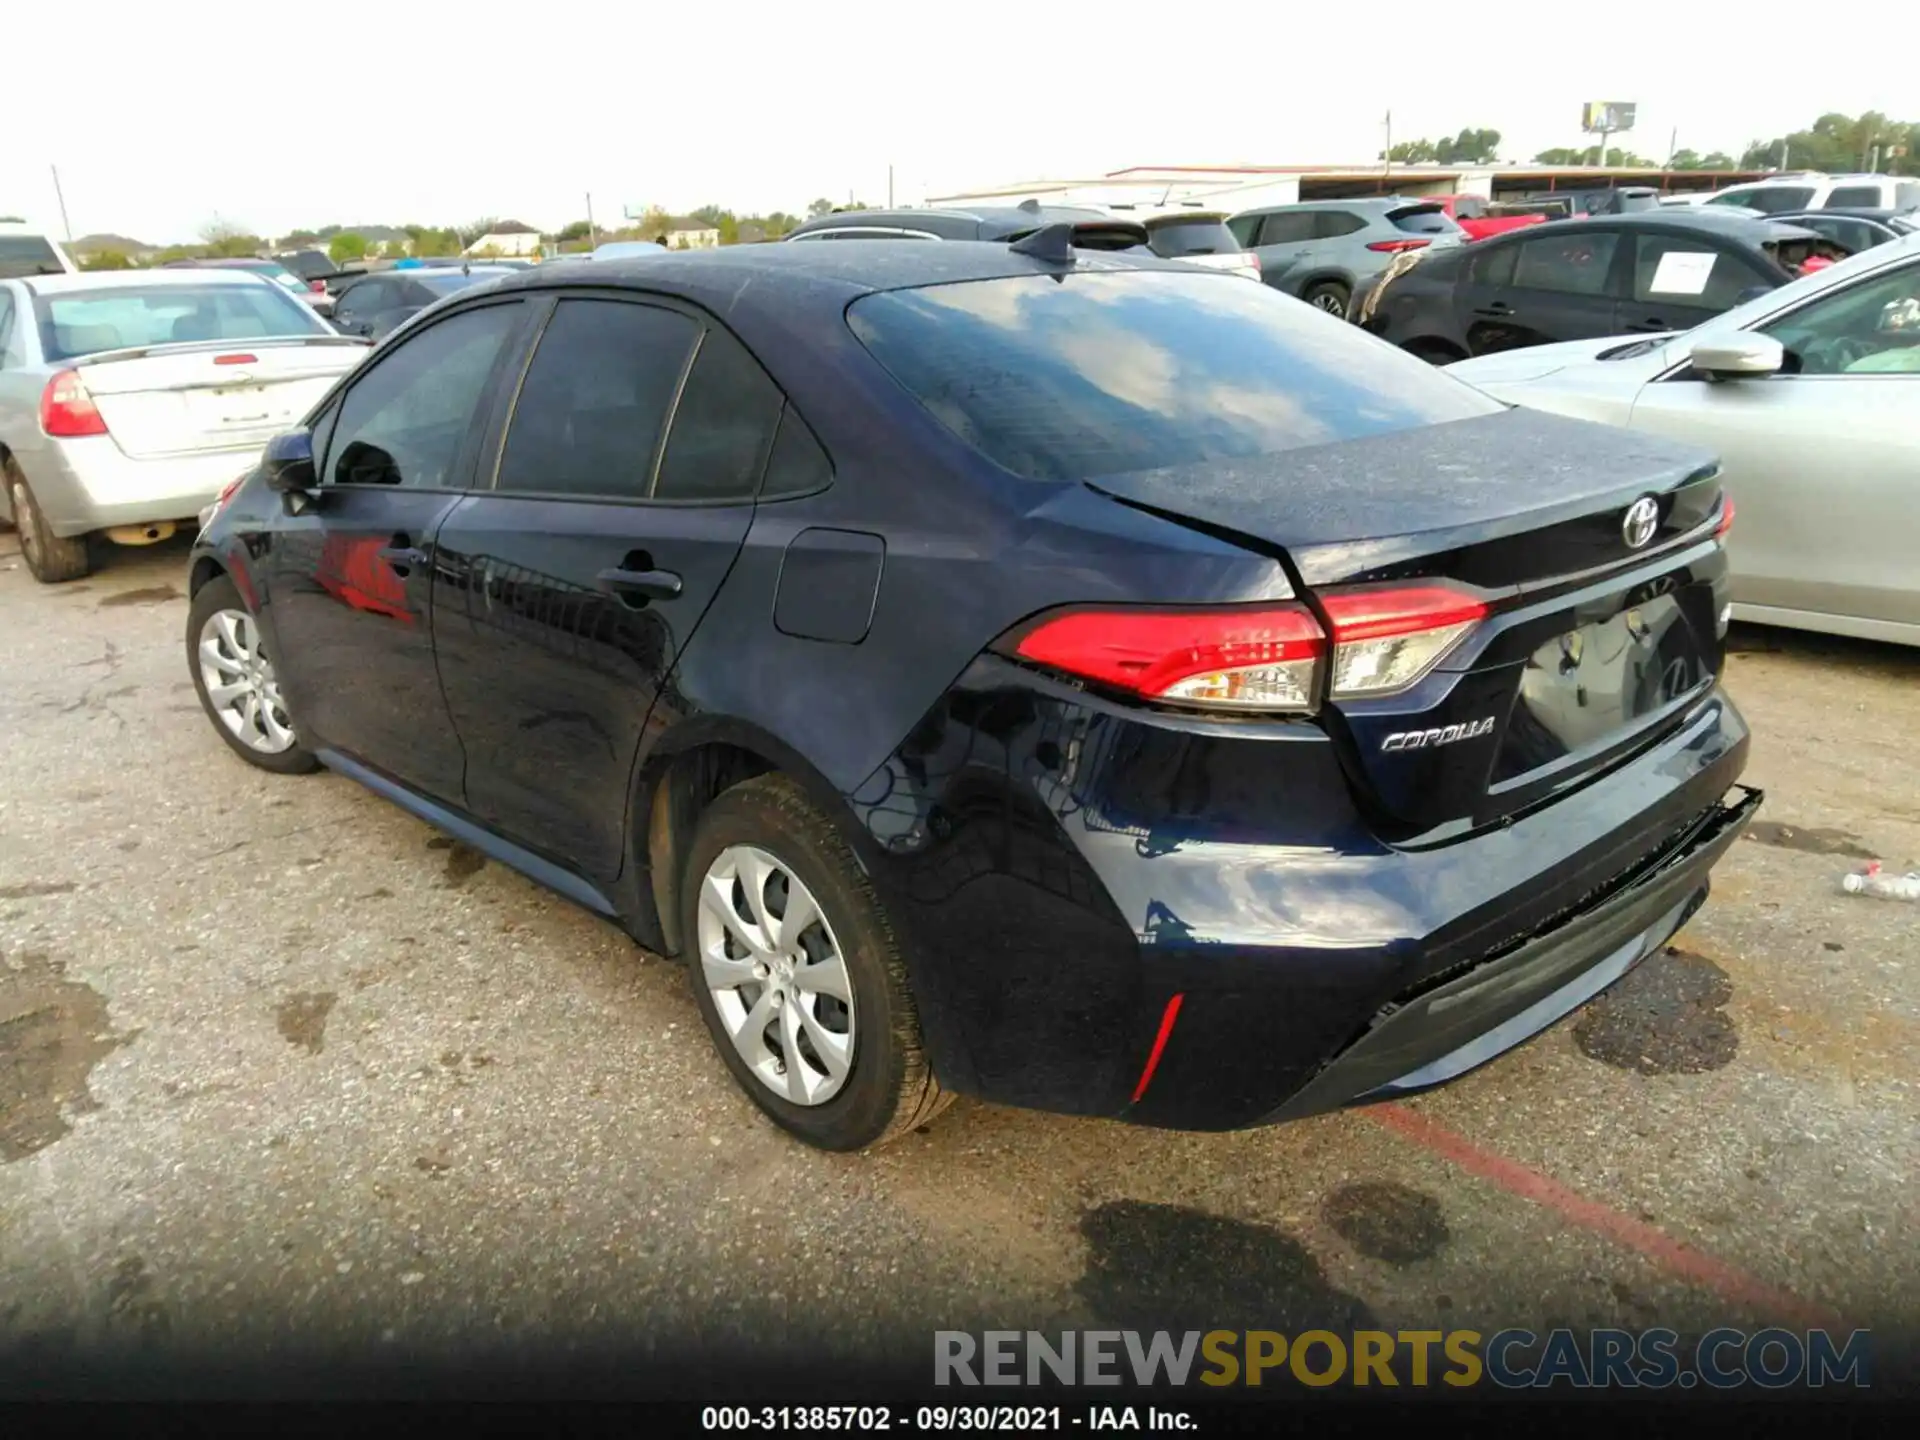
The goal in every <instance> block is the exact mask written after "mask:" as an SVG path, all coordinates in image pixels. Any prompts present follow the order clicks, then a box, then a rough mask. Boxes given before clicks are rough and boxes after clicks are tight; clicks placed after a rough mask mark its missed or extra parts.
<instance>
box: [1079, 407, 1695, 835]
mask: <svg viewBox="0 0 1920 1440" xmlns="http://www.w3.org/2000/svg"><path fill="white" fill-rule="evenodd" d="M1088 483H1089V484H1090V485H1091V486H1092V487H1093V488H1095V489H1097V490H1099V491H1101V492H1103V493H1105V494H1107V495H1109V496H1111V497H1113V498H1115V499H1117V500H1120V501H1122V502H1123V503H1126V504H1130V505H1133V506H1136V507H1138V508H1141V509H1145V510H1150V511H1152V512H1154V513H1157V514H1161V515H1164V516H1166V517H1168V518H1171V519H1175V520H1180V521H1183V522H1186V523H1192V524H1198V525H1200V526H1202V527H1204V528H1207V529H1209V530H1212V531H1215V532H1217V533H1222V534H1225V535H1228V536H1231V537H1234V538H1238V539H1240V540H1242V541H1243V543H1247V544H1249V545H1250V546H1252V547H1253V548H1258V549H1261V550H1264V551H1267V552H1270V553H1274V554H1277V555H1279V556H1280V557H1281V558H1282V559H1283V560H1285V561H1286V562H1287V563H1288V564H1289V565H1290V566H1291V568H1292V569H1293V571H1294V573H1295V575H1296V576H1297V578H1298V580H1299V582H1300V585H1301V588H1302V591H1303V597H1304V598H1305V599H1306V600H1307V603H1308V604H1309V605H1312V606H1314V607H1316V608H1322V607H1324V604H1325V600H1326V597H1327V596H1328V595H1337V594H1339V593H1341V592H1344V591H1349V590H1351V589H1352V588H1353V587H1356V586H1359V587H1371V586H1381V587H1385V588H1388V589H1391V588H1392V587H1395V586H1405V585H1408V584H1423V583H1432V582H1444V583H1445V584H1447V585H1449V586H1451V587H1455V588H1458V589H1461V590H1463V591H1465V592H1467V593H1469V594H1470V595H1471V596H1473V597H1474V598H1477V599H1479V600H1480V601H1482V602H1483V603H1484V604H1485V605H1486V607H1487V613H1486V615H1485V616H1484V618H1482V619H1481V620H1479V622H1478V623H1477V624H1475V625H1474V626H1473V628H1472V629H1471V630H1469V631H1468V632H1467V633H1466V634H1465V635H1464V636H1463V637H1462V638H1461V639H1460V641H1459V642H1458V643H1457V644H1456V645H1455V647H1454V648H1453V649H1452V650H1451V651H1449V652H1448V653H1447V654H1445V655H1444V656H1443V657H1442V658H1441V659H1440V660H1439V662H1438V663H1437V664H1436V665H1435V666H1434V667H1433V669H1432V670H1431V671H1429V672H1428V673H1427V674H1426V675H1425V676H1424V677H1423V678H1421V679H1419V680H1417V681H1416V682H1415V683H1414V684H1413V685H1412V686H1411V687H1409V688H1407V689H1405V690H1403V691H1401V692H1400V693H1397V694H1394V695H1390V696H1382V697H1378V698H1368V699H1340V698H1338V697H1334V698H1332V699H1330V700H1328V701H1327V703H1325V704H1324V705H1323V706H1322V707H1321V711H1320V723H1321V724H1322V725H1323V726H1324V727H1325V728H1326V729H1327V731H1328V733H1329V734H1330V735H1331V736H1332V737H1333V738H1334V739H1335V741H1336V742H1337V743H1338V746H1339V748H1340V751H1341V755H1342V760H1343V763H1344V764H1345V766H1346V768H1347V770H1348V775H1349V779H1350V780H1351V781H1352V782H1353V785H1354V788H1355V790H1356V793H1357V794H1358V795H1359V797H1360V798H1361V800H1362V801H1363V803H1364V804H1365V806H1366V807H1367V808H1368V810H1369V811H1370V812H1371V813H1372V814H1373V815H1374V817H1375V818H1376V821H1377V822H1378V823H1379V825H1380V826H1381V828H1382V830H1383V832H1385V833H1388V834H1390V835H1391V836H1392V838H1395V839H1399V840H1403V841H1405V840H1410V839H1413V838H1414V837H1416V836H1422V835H1426V836H1430V837H1432V838H1442V837H1444V836H1445V835H1447V834H1451V833H1454V832H1457V831H1460V830H1471V829H1476V828H1479V827H1481V826H1484V825H1487V824H1492V823H1497V822H1499V821H1501V820H1504V819H1507V818H1510V817H1512V816H1515V815H1517V814H1519V813H1521V812H1522V811H1524V810H1526V809H1529V808H1531V807H1533V806H1534V805H1537V804H1539V803H1541V802H1543V801H1545V800H1547V799H1550V798H1552V797H1553V796H1554V795H1556V794H1558V793H1560V792H1562V791H1564V790H1566V789H1568V788H1570V787H1572V786H1575V785H1577V784H1579V783H1581V782H1583V781H1584V780H1586V779H1589V778H1591V777H1592V776H1593V775H1595V774H1597V773H1600V772H1601V771H1604V770H1605V769H1607V768H1610V767H1611V766H1612V765H1614V764H1617V763H1619V761H1621V760H1622V759H1624V758H1625V757H1626V756H1628V755H1630V754H1631V753H1633V752H1634V751H1636V750H1637V749H1639V748H1640V747H1641V746H1643V745H1644V744H1646V743H1650V742H1651V740H1652V739H1654V738H1655V737H1656V736H1657V735H1658V734H1660V733H1664V731H1665V730H1666V729H1668V728H1671V726H1672V725H1674V724H1677V723H1678V722H1679V720H1680V719H1681V717H1682V716H1683V715H1684V714H1685V713H1686V711H1687V710H1688V709H1690V708H1691V706H1692V705H1693V704H1694V703H1695V702H1696V701H1697V700H1698V699H1699V698H1700V697H1701V696H1703V695H1704V694H1705V693H1706V692H1707V691H1708V690H1709V689H1711V686H1712V683H1713V680H1714V678H1715V676H1716V675H1717V674H1718V672H1719V669H1720V665H1721V660H1722V651H1723V637H1722V634H1721V624H1720V620H1719V615H1720V610H1721V607H1722V605H1723V604H1724V603H1725V596H1726V560H1725V553H1724V550H1723V548H1722V546H1721V545H1720V544H1719V543H1718V540H1717V537H1716V535H1715V523H1716V519H1717V517H1718V515H1719V513H1720V505H1721V500H1722V493H1721V485H1720V480H1719V472H1718V468H1717V466H1716V464H1715V462H1714V460H1713V458H1712V456H1710V455H1708V454H1706V453H1705V452H1701V451H1696V450H1693V449H1691V448H1690V447H1684V446H1679V445H1675V444H1672V443H1670V442H1667V441H1664V440H1659V439H1655V438H1652V437H1647V436H1643V435H1637V434H1634V433H1632V432H1629V431H1625V430H1618V429H1614V428H1612V427H1610V426H1602V425H1593V424H1588V423H1587V422H1585V421H1577V420H1566V419H1561V418H1559V417H1556V416H1548V415H1543V414H1539V413H1536V412H1531V411H1524V410H1509V411H1506V412H1503V413H1501V414H1497V415H1489V416H1484V417H1480V418H1475V419H1469V420H1459V421H1454V422H1451V423H1449V424H1444V425H1434V426H1428V427H1425V428H1422V429H1417V430H1403V431H1399V432H1396V433H1393V434H1388V435H1381V436H1375V437H1370V438H1367V439H1363V440H1357V441H1351V442H1347V443H1344V444H1336V445H1325V446H1319V447H1314V448H1310V449H1302V450H1292V451H1286V452H1282V453H1280V454H1276V455H1270V456H1265V457H1262V458H1260V459H1258V460H1250V461H1240V462H1235V463H1231V464H1216V465H1210V466H1197V467H1190V468H1188V467H1183V468H1181V469H1179V470H1176V471H1150V472H1142V473H1138V474H1131V475H1118V476H1107V477H1102V478H1101V479H1099V480H1097V481H1090V482H1088ZM1643 500H1644V501H1646V502H1647V503H1646V504H1643V505H1640V506H1638V507H1637V508H1636V502H1640V501H1643ZM1629 512H1633V516H1634V519H1633V521H1630V520H1629ZM1630 534H1631V537H1632V541H1633V542H1637V543H1630V540H1629V535H1630ZM1322 618H1323V622H1324V621H1325V618H1326V617H1325V614H1324V611H1323V615H1322ZM1330 633H1331V631H1330Z"/></svg>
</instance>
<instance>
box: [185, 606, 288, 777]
mask: <svg viewBox="0 0 1920 1440" xmlns="http://www.w3.org/2000/svg"><path fill="white" fill-rule="evenodd" d="M187 669H188V670H189V671H190V672H191V673H192V675H193V688H194V690H195V691H197V692H198V693H199V696H200V704H201V706H202V708H204V709H205V710H206V712H207V718H208V719H209V720H211V721H213V728H214V729H215V730H217V731H219V732H220V738H221V739H222V740H225V741H226V742H227V744H228V746H229V747H230V748H231V749H232V750H233V752H234V753H235V754H236V755H238V756H239V757H240V758H241V759H242V760H245V761H246V762H247V763H248V764H249V765H257V766H258V767H259V768H260V769H262V770H271V771H272V772H273V773H274V774H276V775H304V774H306V773H307V772H309V771H312V770H317V769H319V768H320V762H319V761H318V760H316V759H315V758H314V755H313V752H312V751H311V750H308V749H307V748H306V747H305V746H303V745H302V744H301V743H300V737H299V732H298V731H297V730H296V729H295V728H294V724H293V717H292V716H291V715H290V714H288V712H287V704H286V701H285V700H284V699H282V698H281V695H280V679H279V676H278V675H277V674H276V673H275V671H274V668H273V659H272V657H271V656H270V655H268V653H267V648H266V644H265V642H264V640H263V638H262V636H261V634H260V622H259V621H258V620H256V619H254V617H253V612H252V611H251V610H249V609H248V608H247V606H246V602H245V601H243V600H242V599H241V598H240V592H239V590H238V589H236V588H235V587H234V583H233V581H232V580H230V579H228V578H227V577H226V576H225V575H221V576H218V577H217V578H215V579H212V580H209V581H208V582H207V583H206V584H205V585H203V586H201V587H200V593H199V594H197V595H195V596H194V597H193V604H192V606H191V607H190V608H189V609H188V611H187Z"/></svg>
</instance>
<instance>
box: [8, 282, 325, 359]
mask: <svg viewBox="0 0 1920 1440" xmlns="http://www.w3.org/2000/svg"><path fill="white" fill-rule="evenodd" d="M34 303H35V309H36V310H37V312H38V315H39V320H40V344H41V348H42V349H44V350H45V351H46V355H47V358H48V359H49V360H75V359H78V358H79V357H81V356H83V355H98V354H99V353H100V352H102V351H104V350H127V349H132V348H135V347H137V346H145V345H170V344H179V343H181V342H185V341H195V340H264V339H268V338H270V337H272V336H276V335H330V334H332V333H333V332H332V331H331V330H329V329H328V328H327V327H326V326H325V325H324V324H322V323H321V322H320V321H319V320H318V319H317V318H315V316H314V313H313V312H312V311H311V310H309V309H308V308H307V307H306V306H305V305H302V304H301V303H300V302H299V301H298V300H295V299H293V298H292V297H291V296H290V295H288V294H287V292H286V291H284V290H282V289H280V288H279V287H278V286H275V285H253V284H235V285H155V286H151V287H141V288H128V287H121V288H118V289H113V290H70V291H65V292H63V293H61V294H59V295H42V296H39V297H38V298H37V299H36V301H35V302H34Z"/></svg>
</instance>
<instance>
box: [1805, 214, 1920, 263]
mask: <svg viewBox="0 0 1920 1440" xmlns="http://www.w3.org/2000/svg"><path fill="white" fill-rule="evenodd" d="M1773 218H1774V219H1776V220H1778V221H1779V222H1780V223H1781V224H1783V225H1798V226H1800V227H1801V228H1802V229H1804V230H1812V231H1815V232H1816V233H1818V234H1821V235H1824V236H1826V237H1827V238H1828V239H1829V240H1833V241H1836V242H1837V243H1839V244H1841V245H1844V246H1846V247H1847V249H1848V250H1850V251H1852V252H1853V253H1854V254H1856V255H1858V254H1859V253H1860V252H1861V251H1862V250H1871V249H1872V248H1873V247H1874V246H1876V245H1885V244H1886V243H1887V242H1888V241H1890V240H1899V239H1901V238H1903V237H1904V236H1907V235H1912V234H1913V233H1915V232H1916V231H1920V214H1916V213H1915V212H1913V211H1910V210H1909V211H1901V210H1885V209H1871V208H1867V207H1861V208H1859V209H1847V210H1800V211H1791V210H1790V211H1787V212H1785V213H1784V214H1780V215H1775V216H1774V217H1773Z"/></svg>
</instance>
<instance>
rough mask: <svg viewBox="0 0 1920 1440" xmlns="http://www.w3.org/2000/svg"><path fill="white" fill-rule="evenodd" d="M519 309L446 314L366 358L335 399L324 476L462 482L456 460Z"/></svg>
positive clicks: (364, 481)
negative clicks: (342, 396) (340, 396)
mask: <svg viewBox="0 0 1920 1440" xmlns="http://www.w3.org/2000/svg"><path fill="white" fill-rule="evenodd" d="M520 309H521V307H520V306H519V305H517V304H512V305H489V306H486V307H484V308H482V309H478V310H469V311H467V312H465V313H464V314H461V315H450V316H448V317H447V318H446V319H445V320H442V321H441V322H440V323H438V324H437V325H429V326H428V327H427V328H426V329H424V330H420V331H417V332H416V333H414V334H413V335H410V336H408V337H407V338H406V339H404V340H402V341H401V342H400V343H399V344H397V345H395V346H394V347H393V348H392V349H391V350H389V351H387V353H386V354H384V355H382V356H380V357H379V358H377V359H376V360H375V361H373V363H372V364H371V366H370V368H369V369H368V370H367V372H366V373H365V374H364V375H362V376H361V377H360V378H359V379H358V380H356V381H355V382H354V385H353V388H352V389H350V390H349V391H347V395H346V399H345V401H344V402H343V403H342V404H341V406H340V412H339V414H340V418H339V421H338V422H337V423H336V424H335V425H334V428H333V435H332V438H331V441H330V442H329V443H328V445H327V456H326V459H325V461H324V462H323V464H322V467H321V474H322V475H323V476H324V477H325V479H326V480H327V482H328V483H330V484H334V485H405V486H409V487H412V488H416V489H423V490H453V489H462V488H464V487H465V485H466V481H467V476H466V474H465V471H464V468H463V467H462V465H461V464H460V462H461V460H462V458H463V457H464V455H465V453H466V449H467V441H468V438H469V436H470V434H471V432H472V430H473V427H474V419H475V417H476V415H477V414H478V413H479V410H480V405H481V401H482V399H483V398H484V397H485V395H486V394H487V388H488V381H489V380H491V379H492V378H493V373H494V367H495V366H496V364H498V362H499V360H500V356H501V353H502V351H503V350H504V349H505V347H506V343H507V340H508V338H509V337H510V336H511V335H512V334H513V330H514V326H515V325H516V324H517V323H518V321H519V319H520Z"/></svg>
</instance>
